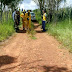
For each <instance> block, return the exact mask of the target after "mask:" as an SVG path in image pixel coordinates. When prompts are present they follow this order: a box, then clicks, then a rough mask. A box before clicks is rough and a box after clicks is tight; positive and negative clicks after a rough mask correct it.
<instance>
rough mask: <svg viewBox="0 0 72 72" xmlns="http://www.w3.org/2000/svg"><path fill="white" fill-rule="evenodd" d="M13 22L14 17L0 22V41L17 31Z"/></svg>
mask: <svg viewBox="0 0 72 72" xmlns="http://www.w3.org/2000/svg"><path fill="white" fill-rule="evenodd" d="M13 24H14V23H13V20H12V19H9V20H8V21H4V22H2V24H1V23H0V42H1V41H4V40H5V39H7V38H8V37H9V36H11V35H12V34H13V33H14V32H15V30H14V28H13Z"/></svg>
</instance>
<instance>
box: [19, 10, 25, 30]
mask: <svg viewBox="0 0 72 72" xmlns="http://www.w3.org/2000/svg"><path fill="white" fill-rule="evenodd" d="M20 17H21V18H22V24H23V30H25V25H26V12H25V10H24V11H23V12H22V13H21V15H20Z"/></svg>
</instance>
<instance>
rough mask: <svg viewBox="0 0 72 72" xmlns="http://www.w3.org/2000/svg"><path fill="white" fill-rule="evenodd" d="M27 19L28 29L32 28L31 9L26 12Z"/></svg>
mask: <svg viewBox="0 0 72 72" xmlns="http://www.w3.org/2000/svg"><path fill="white" fill-rule="evenodd" d="M26 20H27V29H29V30H30V29H31V14H30V11H29V10H28V12H27V13H26Z"/></svg>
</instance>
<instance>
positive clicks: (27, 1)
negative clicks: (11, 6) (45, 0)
mask: <svg viewBox="0 0 72 72" xmlns="http://www.w3.org/2000/svg"><path fill="white" fill-rule="evenodd" d="M19 7H20V8H21V9H22V8H23V9H25V10H28V9H31V10H34V9H37V8H38V6H37V5H36V3H35V2H34V1H32V0H24V1H23V2H22V4H19Z"/></svg>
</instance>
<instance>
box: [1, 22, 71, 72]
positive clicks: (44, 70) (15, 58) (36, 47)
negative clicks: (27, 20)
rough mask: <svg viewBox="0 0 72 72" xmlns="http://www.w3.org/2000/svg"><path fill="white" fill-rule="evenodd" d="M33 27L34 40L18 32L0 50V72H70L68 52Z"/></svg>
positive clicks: (51, 38)
mask: <svg viewBox="0 0 72 72" xmlns="http://www.w3.org/2000/svg"><path fill="white" fill-rule="evenodd" d="M34 25H35V31H36V38H37V39H36V40H33V39H31V38H30V37H29V36H28V34H27V33H25V32H23V31H20V32H19V33H17V34H16V36H13V37H12V38H11V39H10V40H9V41H8V43H7V44H5V45H4V46H2V47H1V48H0V72H72V71H71V70H72V58H71V56H72V55H71V54H70V53H69V52H68V50H66V49H62V48H61V46H60V44H59V43H58V41H57V40H56V39H54V38H53V37H52V36H50V35H48V34H47V33H43V32H42V31H41V29H40V28H41V27H40V26H39V25H38V23H34Z"/></svg>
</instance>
